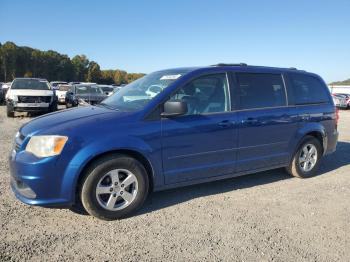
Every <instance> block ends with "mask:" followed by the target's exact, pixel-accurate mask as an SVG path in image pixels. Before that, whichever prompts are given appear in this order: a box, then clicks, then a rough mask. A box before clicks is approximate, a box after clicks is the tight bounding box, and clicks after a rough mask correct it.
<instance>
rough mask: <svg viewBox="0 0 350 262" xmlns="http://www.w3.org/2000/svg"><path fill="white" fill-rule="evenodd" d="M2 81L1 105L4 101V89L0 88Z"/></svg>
mask: <svg viewBox="0 0 350 262" xmlns="http://www.w3.org/2000/svg"><path fill="white" fill-rule="evenodd" d="M2 85H3V83H2V82H0V105H2V104H3V103H4V102H5V94H4V90H3V89H2Z"/></svg>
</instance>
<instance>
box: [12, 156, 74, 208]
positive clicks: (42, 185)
mask: <svg viewBox="0 0 350 262" xmlns="http://www.w3.org/2000/svg"><path fill="white" fill-rule="evenodd" d="M9 160H10V175H11V188H12V191H13V192H14V194H15V196H16V197H17V198H18V199H19V200H20V201H22V202H23V203H25V204H29V205H38V206H59V207H66V206H71V205H72V201H73V199H72V196H71V195H69V194H64V193H63V191H62V175H61V174H60V173H59V172H57V171H58V168H57V165H56V163H57V157H48V158H37V157H35V156H34V155H32V154H31V153H27V152H26V151H20V152H16V151H15V150H13V151H12V154H11V156H10V159H9Z"/></svg>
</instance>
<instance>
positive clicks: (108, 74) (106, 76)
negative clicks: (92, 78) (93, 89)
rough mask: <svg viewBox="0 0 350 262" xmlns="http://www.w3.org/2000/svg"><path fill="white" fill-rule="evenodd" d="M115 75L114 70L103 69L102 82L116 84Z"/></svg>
mask: <svg viewBox="0 0 350 262" xmlns="http://www.w3.org/2000/svg"><path fill="white" fill-rule="evenodd" d="M113 77H114V70H102V71H101V80H100V83H101V84H106V85H110V84H114V80H113Z"/></svg>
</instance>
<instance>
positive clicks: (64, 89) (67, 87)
mask: <svg viewBox="0 0 350 262" xmlns="http://www.w3.org/2000/svg"><path fill="white" fill-rule="evenodd" d="M69 88H70V86H69V85H59V86H58V90H60V91H68V90H69Z"/></svg>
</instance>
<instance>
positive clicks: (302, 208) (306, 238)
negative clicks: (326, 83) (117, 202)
mask: <svg viewBox="0 0 350 262" xmlns="http://www.w3.org/2000/svg"><path fill="white" fill-rule="evenodd" d="M340 116H341V120H340V127H339V129H340V142H339V144H338V150H337V152H336V153H335V154H333V155H331V156H328V157H327V158H325V159H324V161H323V163H322V167H321V170H320V175H319V176H316V177H313V178H310V179H304V180H303V179H297V178H291V177H289V176H288V175H287V174H286V173H285V172H284V171H283V170H273V171H269V172H263V173H257V174H254V175H249V176H245V177H240V178H234V179H228V180H224V181H218V182H214V183H208V184H202V185H196V186H191V187H187V188H181V189H175V190H169V191H164V192H159V193H154V194H152V195H151V196H150V197H149V199H148V201H147V203H146V205H145V207H144V208H143V209H142V210H141V211H140V212H139V213H138V214H137V215H135V216H134V217H131V218H128V219H124V220H121V221H113V222H105V221H100V220H97V219H94V218H92V217H90V216H86V215H81V214H77V213H73V212H71V211H69V210H64V209H47V208H40V207H31V206H27V205H24V204H22V203H20V202H19V201H18V200H16V199H15V198H14V196H13V194H12V192H11V191H10V188H9V168H8V161H7V159H8V154H9V152H10V150H11V147H12V143H13V137H14V135H15V133H16V131H17V130H18V128H19V127H20V126H21V125H22V124H24V123H25V122H27V121H29V118H27V117H24V118H23V117H17V118H15V119H7V118H6V116H5V107H4V106H1V107H0V261H4V260H13V261H19V260H21V261H22V260H32V261H42V260H77V261H78V260H84V261H86V260H97V261H106V260H109V261H150V260H152V261H154V260H163V261H169V260H170V261H175V260H176V261H187V260H197V261H237V260H239V261H272V260H275V261H300V260H305V261H349V260H350V240H349V237H350V216H349V215H350V179H349V173H350V111H347V112H345V111H342V112H341V115H340Z"/></svg>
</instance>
